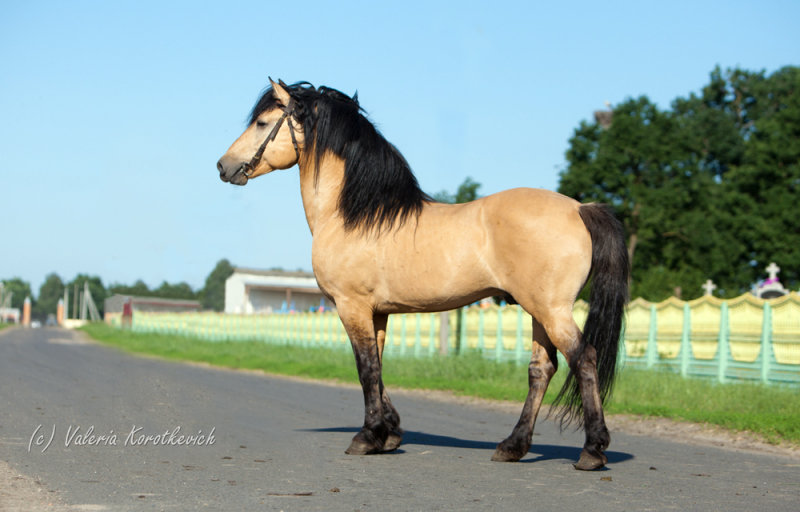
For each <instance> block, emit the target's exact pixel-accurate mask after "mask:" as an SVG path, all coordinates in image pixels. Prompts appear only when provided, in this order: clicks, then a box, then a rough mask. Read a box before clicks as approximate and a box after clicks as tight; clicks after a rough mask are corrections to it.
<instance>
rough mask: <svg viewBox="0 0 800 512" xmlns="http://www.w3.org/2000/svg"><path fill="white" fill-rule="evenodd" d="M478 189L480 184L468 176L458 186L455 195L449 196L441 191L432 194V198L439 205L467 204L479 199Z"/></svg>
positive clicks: (444, 191)
mask: <svg viewBox="0 0 800 512" xmlns="http://www.w3.org/2000/svg"><path fill="white" fill-rule="evenodd" d="M480 187H481V184H480V183H478V182H477V181H474V180H473V179H472V178H470V177H469V176H468V177H467V178H466V179H465V180H464V182H463V183H461V185H459V186H458V190H456V193H455V194H450V193H449V192H447V191H446V190H442V191H441V192H438V193H436V194H434V195H433V198H434V199H435V200H436V201H439V202H440V203H451V204H456V203H468V202H470V201H474V200H475V199H477V198H478V197H479V196H478V189H479V188H480Z"/></svg>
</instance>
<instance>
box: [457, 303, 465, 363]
mask: <svg viewBox="0 0 800 512" xmlns="http://www.w3.org/2000/svg"><path fill="white" fill-rule="evenodd" d="M458 314H459V315H460V316H461V328H460V329H459V331H458V347H459V349H458V350H459V353H463V352H464V351H465V350H466V349H467V307H466V306H465V307H463V308H461V309H459V310H458Z"/></svg>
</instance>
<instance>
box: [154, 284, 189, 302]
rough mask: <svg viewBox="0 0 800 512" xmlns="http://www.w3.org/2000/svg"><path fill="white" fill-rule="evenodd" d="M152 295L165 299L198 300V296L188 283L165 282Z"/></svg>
mask: <svg viewBox="0 0 800 512" xmlns="http://www.w3.org/2000/svg"><path fill="white" fill-rule="evenodd" d="M152 293H153V295H155V296H156V297H163V298H165V299H185V300H195V299H197V294H196V293H195V292H194V290H192V287H191V286H189V285H188V284H187V283H178V284H169V283H168V282H166V281H164V282H163V283H161V286H159V287H158V288H156V289H155V290H153V292H152Z"/></svg>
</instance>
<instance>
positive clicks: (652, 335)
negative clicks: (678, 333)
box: [645, 304, 658, 368]
mask: <svg viewBox="0 0 800 512" xmlns="http://www.w3.org/2000/svg"><path fill="white" fill-rule="evenodd" d="M657 315H658V313H657V312H656V305H655V304H651V305H650V329H649V330H648V331H647V350H646V352H645V357H646V361H647V367H648V368H652V367H653V366H655V365H656V362H658V343H657V342H656V335H657V333H658V316H657Z"/></svg>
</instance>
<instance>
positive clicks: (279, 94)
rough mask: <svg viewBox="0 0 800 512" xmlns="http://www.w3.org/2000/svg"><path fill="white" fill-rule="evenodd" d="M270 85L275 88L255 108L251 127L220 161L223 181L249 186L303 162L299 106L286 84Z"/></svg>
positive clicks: (219, 167) (219, 166)
mask: <svg viewBox="0 0 800 512" xmlns="http://www.w3.org/2000/svg"><path fill="white" fill-rule="evenodd" d="M270 83H271V84H272V88H271V89H270V90H268V91H267V93H266V94H264V96H263V98H262V100H261V101H259V103H258V104H257V105H256V107H255V108H254V109H253V113H252V116H251V119H250V125H249V126H248V127H247V129H246V130H245V131H244V133H242V134H241V135H240V136H239V138H238V139H236V141H235V142H234V143H233V144H232V145H231V147H230V148H228V151H226V152H225V154H224V155H222V158H220V159H219V162H217V169H218V170H219V177H220V179H221V180H222V181H225V182H229V183H233V184H234V185H245V184H247V181H248V180H249V179H251V178H255V177H257V176H261V175H262V174H266V173H268V172H271V171H273V170H275V169H287V168H289V167H291V166H293V165H294V164H296V163H297V162H298V161H299V160H300V148H301V147H303V127H302V124H301V123H299V122H298V121H297V119H296V117H295V115H296V109H297V104H296V102H295V100H294V99H292V97H291V95H290V94H289V92H288V91H287V90H286V88H285V87H284V86H283V82H280V81H279V83H275V82H273V81H272V79H270Z"/></svg>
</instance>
